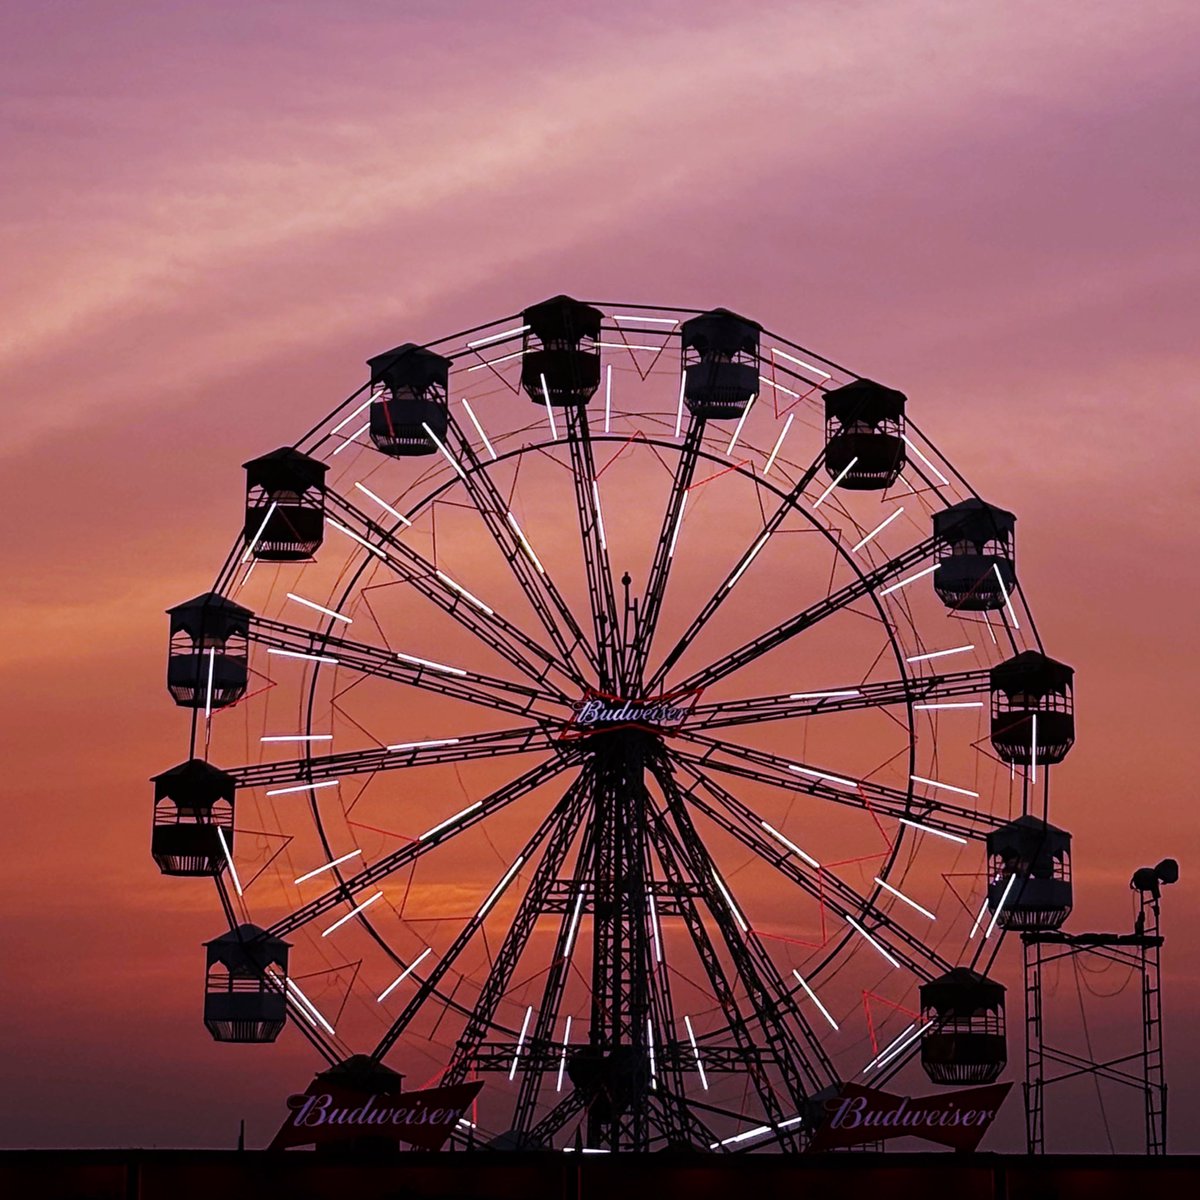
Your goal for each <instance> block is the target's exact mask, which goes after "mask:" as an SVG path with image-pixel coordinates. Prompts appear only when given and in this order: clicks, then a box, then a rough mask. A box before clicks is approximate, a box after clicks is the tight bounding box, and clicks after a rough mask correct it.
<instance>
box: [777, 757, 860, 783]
mask: <svg viewBox="0 0 1200 1200" xmlns="http://www.w3.org/2000/svg"><path fill="white" fill-rule="evenodd" d="M788 770H789V771H795V772H796V773H797V774H798V775H808V776H810V777H811V778H813V779H824V780H826V781H827V782H829V783H840V784H841V785H842V786H843V787H851V788H856V787H858V781H857V780H855V779H843V778H842V777H841V776H840V775H830V774H828V773H827V772H825V771H814V770H813V769H812V768H811V767H798V766H796V764H795V763H788Z"/></svg>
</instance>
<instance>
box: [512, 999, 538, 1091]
mask: <svg viewBox="0 0 1200 1200" xmlns="http://www.w3.org/2000/svg"><path fill="white" fill-rule="evenodd" d="M531 1016H533V1005H532V1004H531V1005H530V1006H529V1007H528V1008H527V1009H526V1010H525V1020H524V1021H522V1022H521V1036H520V1037H519V1038H517V1052H516V1054H514V1055H513V1060H512V1066H511V1067H509V1069H508V1082H509V1083H512V1081H513V1080H514V1079H515V1078H516V1074H517V1063H518V1062H520V1061H521V1047H522V1046H524V1045H525V1034H526V1033H527V1032H528V1030H529V1018H530V1017H531Z"/></svg>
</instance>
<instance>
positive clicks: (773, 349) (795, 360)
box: [771, 346, 833, 379]
mask: <svg viewBox="0 0 1200 1200" xmlns="http://www.w3.org/2000/svg"><path fill="white" fill-rule="evenodd" d="M771 353H772V354H777V355H779V357H780V358H786V359H787V360H788V362H790V363H795V364H796V366H798V367H803V368H804V369H805V370H806V371H811V372H812V373H813V374H814V375H820V377H821V378H822V379H832V378H833V376H832V375H830V374H829V372H828V371H822V370H821V368H820V367H814V366H813V365H812V363H807V362H805V361H804V359H802V358H796V357H794V356H793V355H791V354H788V353H787V351H785V350H780V349H779V347H778V346H772V347H771Z"/></svg>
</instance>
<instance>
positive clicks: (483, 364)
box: [467, 350, 525, 375]
mask: <svg viewBox="0 0 1200 1200" xmlns="http://www.w3.org/2000/svg"><path fill="white" fill-rule="evenodd" d="M524 353H525V351H524V350H518V351H517V352H516V354H506V355H504V357H503V358H489V359H488V360H487V361H486V362H481V363H476V364H475V365H474V366H473V367H468V368H467V374H468V375H469V374H470V373H471V372H472V371H482V370H483V369H484V367H494V366H497V365H498V364H500V363H505V362H512V360H513V359H514V358H520V357H521V355H522V354H524Z"/></svg>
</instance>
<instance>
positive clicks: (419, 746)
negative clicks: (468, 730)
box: [388, 738, 458, 750]
mask: <svg viewBox="0 0 1200 1200" xmlns="http://www.w3.org/2000/svg"><path fill="white" fill-rule="evenodd" d="M457 745H458V738H433V739H432V740H431V741H428V742H396V743H395V745H392V746H389V747H388V749H389V750H423V749H425V747H427V746H457Z"/></svg>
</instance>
